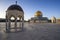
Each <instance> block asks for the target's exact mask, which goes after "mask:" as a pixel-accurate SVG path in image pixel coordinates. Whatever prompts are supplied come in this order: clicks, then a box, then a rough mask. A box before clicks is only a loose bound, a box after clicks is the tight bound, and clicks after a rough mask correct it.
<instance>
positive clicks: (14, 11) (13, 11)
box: [6, 2, 24, 32]
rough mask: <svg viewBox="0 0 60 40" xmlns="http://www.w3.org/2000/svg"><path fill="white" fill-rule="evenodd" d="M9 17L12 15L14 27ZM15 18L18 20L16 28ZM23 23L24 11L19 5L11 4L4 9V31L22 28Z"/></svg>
mask: <svg viewBox="0 0 60 40" xmlns="http://www.w3.org/2000/svg"><path fill="white" fill-rule="evenodd" d="M11 17H14V20H15V22H14V27H13V28H12V26H11ZM17 18H19V20H20V25H19V29H17ZM23 24H24V12H23V9H22V8H21V6H19V5H17V2H16V4H13V5H11V6H9V7H8V9H7V11H6V32H10V31H11V30H12V29H14V30H15V31H18V30H19V31H20V30H21V29H22V30H23Z"/></svg>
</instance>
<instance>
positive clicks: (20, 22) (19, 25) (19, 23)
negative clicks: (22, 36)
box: [19, 17, 22, 29]
mask: <svg viewBox="0 0 60 40" xmlns="http://www.w3.org/2000/svg"><path fill="white" fill-rule="evenodd" d="M19 20H20V23H19V24H20V25H19V27H20V29H21V28H22V26H21V17H20V19H19Z"/></svg>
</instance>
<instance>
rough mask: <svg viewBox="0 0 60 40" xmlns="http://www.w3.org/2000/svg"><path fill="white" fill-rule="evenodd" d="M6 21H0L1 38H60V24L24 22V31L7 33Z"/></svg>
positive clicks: (42, 39) (25, 39) (3, 39)
mask: <svg viewBox="0 0 60 40" xmlns="http://www.w3.org/2000/svg"><path fill="white" fill-rule="evenodd" d="M4 30H5V23H0V40H60V24H53V23H24V31H22V32H16V33H5V32H4Z"/></svg>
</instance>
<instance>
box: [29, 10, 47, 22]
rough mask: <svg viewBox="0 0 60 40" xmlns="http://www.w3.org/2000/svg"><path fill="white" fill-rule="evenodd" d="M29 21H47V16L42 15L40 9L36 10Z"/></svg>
mask: <svg viewBox="0 0 60 40" xmlns="http://www.w3.org/2000/svg"><path fill="white" fill-rule="evenodd" d="M29 22H40V23H47V22H48V18H47V17H43V14H42V12H41V11H37V12H36V13H35V15H34V17H32V18H31V19H30V20H29Z"/></svg>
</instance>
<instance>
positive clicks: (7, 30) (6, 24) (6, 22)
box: [6, 15, 8, 32]
mask: <svg viewBox="0 0 60 40" xmlns="http://www.w3.org/2000/svg"><path fill="white" fill-rule="evenodd" d="M7 23H8V19H7V15H6V32H7V31H8V24H7Z"/></svg>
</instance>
